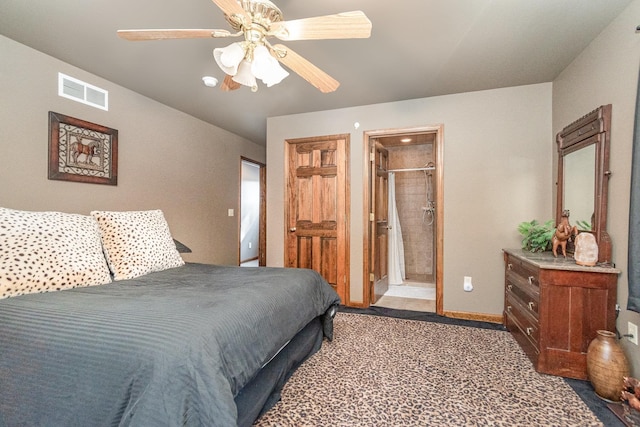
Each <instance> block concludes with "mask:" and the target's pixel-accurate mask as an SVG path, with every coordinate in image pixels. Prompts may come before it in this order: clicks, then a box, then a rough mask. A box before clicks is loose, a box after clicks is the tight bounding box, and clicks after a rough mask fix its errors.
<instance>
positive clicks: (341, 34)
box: [270, 10, 371, 40]
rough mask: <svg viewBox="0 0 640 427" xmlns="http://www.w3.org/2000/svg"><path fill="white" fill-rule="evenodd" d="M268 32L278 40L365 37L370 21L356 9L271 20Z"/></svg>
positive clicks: (367, 33)
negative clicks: (294, 18) (309, 16)
mask: <svg viewBox="0 0 640 427" xmlns="http://www.w3.org/2000/svg"><path fill="white" fill-rule="evenodd" d="M270 33H271V34H272V35H274V36H275V37H277V38H279V39H280V40H318V39H366V38H368V37H370V36H371V21H369V18H367V16H366V15H365V14H364V12H362V11H360V10H356V11H353V12H344V13H338V14H337V15H325V16H316V17H314V18H303V19H296V20H293V21H280V22H273V23H272V24H271V32H270Z"/></svg>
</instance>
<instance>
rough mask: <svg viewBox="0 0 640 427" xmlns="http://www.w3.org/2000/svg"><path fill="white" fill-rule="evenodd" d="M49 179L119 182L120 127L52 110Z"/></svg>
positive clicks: (114, 183)
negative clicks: (96, 122) (113, 127)
mask: <svg viewBox="0 0 640 427" xmlns="http://www.w3.org/2000/svg"><path fill="white" fill-rule="evenodd" d="M49 179H51V180H61V181H74V182H86V183H91V184H106V185H118V130H117V129H111V128H108V127H106V126H102V125H99V124H95V123H91V122H87V121H84V120H80V119H77V118H74V117H70V116H66V115H64V114H60V113H56V112H53V111H49Z"/></svg>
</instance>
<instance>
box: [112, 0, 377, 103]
mask: <svg viewBox="0 0 640 427" xmlns="http://www.w3.org/2000/svg"><path fill="white" fill-rule="evenodd" d="M212 1H213V2H214V3H215V4H216V5H217V6H218V7H219V8H220V9H221V10H222V12H224V14H225V18H226V19H227V21H228V22H229V24H230V25H231V28H233V30H235V31H236V32H235V33H232V32H230V31H227V30H208V29H166V30H119V31H118V36H120V37H121V38H123V39H126V40H131V41H143V40H166V39H191V38H208V37H213V38H226V37H239V36H244V41H241V42H236V43H232V44H231V45H229V46H227V47H225V48H216V49H214V51H213V56H214V58H215V60H216V62H217V63H218V65H219V66H220V68H221V69H222V70H223V71H224V72H225V73H226V77H225V79H224V82H223V83H222V85H221V88H222V90H226V91H228V90H234V89H237V88H239V87H240V86H241V85H245V86H249V87H251V90H252V91H254V92H255V91H256V90H257V89H258V87H257V84H256V79H259V80H262V81H263V83H265V84H266V85H267V86H272V85H274V84H277V83H279V82H280V81H282V79H284V78H285V77H286V76H288V75H289V73H288V72H287V71H286V70H285V69H283V68H282V67H281V66H280V64H279V63H278V62H280V63H282V64H284V65H286V66H287V67H288V68H289V69H291V70H292V71H294V72H296V73H297V74H299V75H300V76H301V77H302V78H304V79H305V80H306V81H308V82H309V83H311V84H312V85H313V86H315V87H316V88H318V89H319V90H320V91H321V92H323V93H328V92H333V91H335V90H336V89H337V88H338V86H339V85H340V83H339V82H338V81H337V80H335V79H334V78H333V77H331V76H330V75H328V74H327V73H325V72H324V71H322V70H321V69H320V68H318V67H316V66H315V65H313V64H312V63H311V62H309V61H307V60H306V59H304V58H303V57H302V56H300V55H298V54H297V53H295V52H294V51H293V50H291V49H290V48H288V47H285V46H283V45H281V44H276V45H272V44H271V43H269V41H268V40H267V39H268V38H269V37H276V38H278V39H280V40H284V41H293V40H321V39H349V38H368V37H370V36H371V21H369V19H368V18H367V17H366V15H365V14H364V13H363V12H362V11H353V12H345V13H338V14H335V15H325V16H317V17H313V18H303V19H296V20H293V21H284V20H283V15H282V12H281V11H280V9H278V7H277V6H276V5H275V4H273V3H272V2H271V1H269V0H212Z"/></svg>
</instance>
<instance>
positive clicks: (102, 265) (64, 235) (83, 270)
mask: <svg viewBox="0 0 640 427" xmlns="http://www.w3.org/2000/svg"><path fill="white" fill-rule="evenodd" d="M110 282H111V275H110V273H109V268H108V267H107V263H106V260H105V258H104V254H103V253H102V244H101V242H100V232H99V229H98V224H97V222H96V220H95V219H93V218H92V217H90V216H87V215H77V214H68V213H62V212H28V211H18V210H13V209H7V208H0V299H2V298H7V297H12V296H18V295H23V294H30V293H39V292H51V291H59V290H62V289H69V288H75V287H78V286H93V285H102V284H105V283H110Z"/></svg>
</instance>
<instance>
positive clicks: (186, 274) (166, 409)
mask: <svg viewBox="0 0 640 427" xmlns="http://www.w3.org/2000/svg"><path fill="white" fill-rule="evenodd" d="M338 302H339V299H338V296H337V294H336V293H335V292H334V291H333V289H332V288H331V287H330V286H329V285H328V284H327V283H326V282H325V281H324V280H323V279H322V278H321V277H320V275H318V274H317V273H316V272H314V271H311V270H303V269H281V268H238V267H220V266H211V265H203V264H187V265H185V266H184V267H178V268H174V269H170V270H166V271H163V272H158V273H151V274H148V275H146V276H143V277H140V278H137V279H133V280H126V281H121V282H114V283H112V284H108V285H102V286H94V287H88V288H76V289H71V290H67V291H60V292H52V293H47V294H31V295H24V296H20V297H15V298H8V299H4V300H0V425H7V426H10V427H13V426H83V427H84V426H102V425H105V426H106V425H135V426H180V425H189V426H200V425H202V426H233V425H235V424H236V416H237V414H236V407H235V403H234V396H235V395H236V394H237V392H238V391H239V390H240V389H241V388H242V387H243V386H244V385H245V384H246V383H247V382H248V381H249V380H251V378H252V377H253V376H254V374H255V373H256V372H257V371H258V370H259V369H260V368H261V367H262V366H263V365H264V364H265V363H267V362H268V361H269V360H270V358H272V357H273V356H274V355H275V354H276V353H277V352H278V351H279V350H280V349H281V348H282V347H283V346H284V345H285V344H286V343H287V341H288V340H289V339H291V338H292V337H293V336H294V335H295V334H296V333H297V332H298V331H300V330H301V329H302V328H303V327H304V326H305V325H306V324H307V323H308V322H309V321H310V320H311V319H313V318H315V317H317V316H320V315H322V314H323V313H325V311H326V310H327V309H328V308H329V307H331V306H332V305H334V304H337V303H338ZM330 327H331V324H330V322H325V329H326V331H325V332H326V333H331V331H330Z"/></svg>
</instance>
